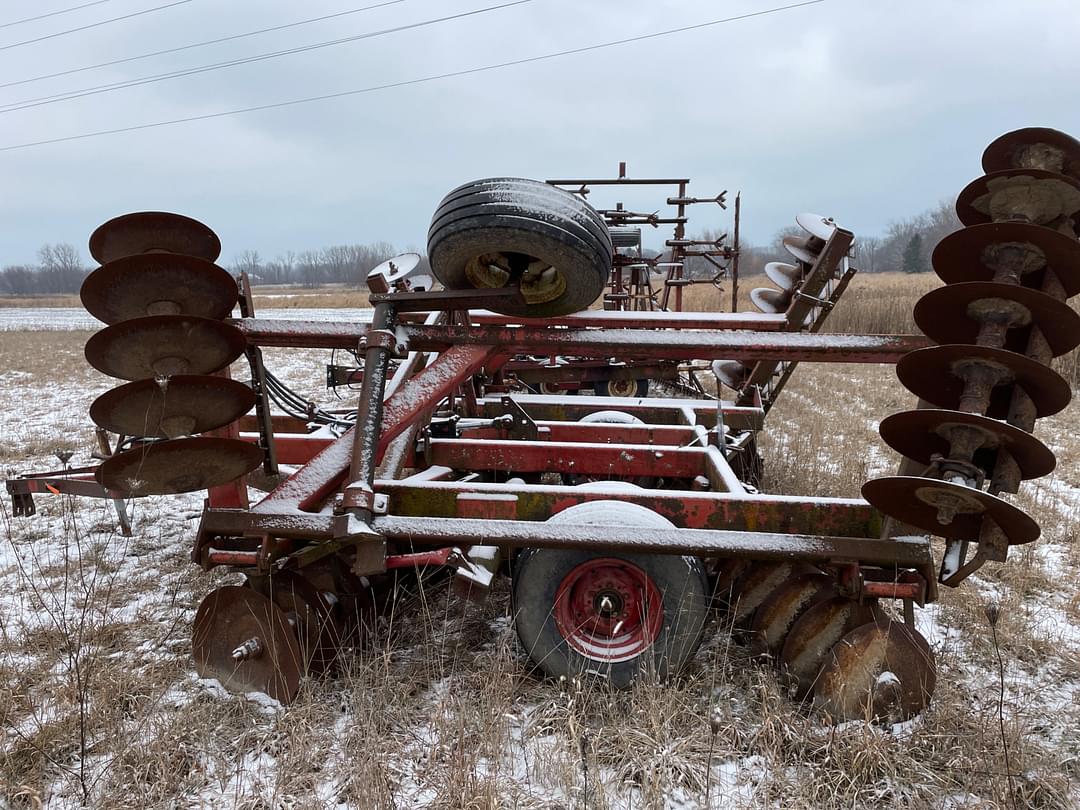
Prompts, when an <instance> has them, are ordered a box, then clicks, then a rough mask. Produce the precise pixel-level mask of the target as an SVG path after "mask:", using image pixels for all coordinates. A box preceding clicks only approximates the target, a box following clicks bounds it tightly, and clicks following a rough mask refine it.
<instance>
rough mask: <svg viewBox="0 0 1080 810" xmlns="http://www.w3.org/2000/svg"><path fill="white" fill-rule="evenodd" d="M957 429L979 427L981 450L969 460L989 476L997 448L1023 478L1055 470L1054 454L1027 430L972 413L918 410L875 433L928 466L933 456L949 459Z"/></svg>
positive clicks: (887, 422)
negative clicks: (1004, 451) (953, 431)
mask: <svg viewBox="0 0 1080 810" xmlns="http://www.w3.org/2000/svg"><path fill="white" fill-rule="evenodd" d="M958 427H974V428H978V429H979V430H980V431H981V432H982V433H983V434H985V443H984V445H983V447H982V448H981V449H979V450H977V451H976V452H975V456H974V458H973V459H972V461H973V462H974V463H975V466H977V467H979V468H980V469H982V470H983V471H984V472H986V473H987V477H989V475H990V473H991V472H992V471H993V469H994V466H995V465H996V464H997V455H998V450H999V449H1000V448H1004V449H1005V450H1006V451H1007V452H1008V453H1009V455H1011V456H1012V457H1013V460H1014V461H1016V464H1017V466H1018V467H1019V468H1020V474H1021V476H1022V477H1023V478H1025V479H1030V478H1041V477H1042V476H1044V475H1049V474H1050V473H1051V472H1053V471H1054V467H1055V465H1056V463H1057V461H1056V459H1055V458H1054V454H1053V453H1052V452H1050V449H1049V448H1048V447H1047V446H1046V445H1045V444H1043V443H1042V442H1041V441H1039V440H1038V439H1036V438H1035V437H1034V436H1032V435H1031V434H1030V433H1028V432H1027V431H1026V430H1021V429H1020V428H1018V427H1013V426H1012V425H1010V424H1008V423H1006V422H999V421H997V420H996V419H989V418H987V417H985V416H980V415H979V414H975V413H964V412H963V411H947V410H939V409H936V408H921V409H919V410H913V411H901V412H900V413H894V414H893V415H892V416H889V417H886V418H885V419H883V420H881V425H880V426H879V427H878V431H879V432H880V433H881V438H882V439H884V440H885V443H886V444H888V445H889V447H891V448H892V449H893V450H895V451H896V452H898V453H900V454H901V455H904V456H907V457H908V458H910V459H913V460H915V461H918V462H919V463H920V464H929V463H930V459H931V457H932V456H933V455H935V454H940V455H941V456H944V457H945V458H949V448H950V441H949V438H948V436H949V432H950V430H954V429H955V428H958Z"/></svg>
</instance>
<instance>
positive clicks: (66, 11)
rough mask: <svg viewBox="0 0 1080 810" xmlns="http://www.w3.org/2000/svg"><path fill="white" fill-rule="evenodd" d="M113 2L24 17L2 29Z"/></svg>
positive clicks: (97, 0) (101, 0) (96, 1)
mask: <svg viewBox="0 0 1080 810" xmlns="http://www.w3.org/2000/svg"><path fill="white" fill-rule="evenodd" d="M111 2H112V0H94V2H92V3H83V4H82V5H81V6H72V7H71V8H62V9H60V10H59V11H50V12H49V13H48V14H38V15H37V16H36V17H24V18H23V19H21V20H12V21H11V22H7V23H0V28H11V27H12V26H13V25H22V24H23V23H28V22H33V21H34V20H44V19H45V18H46V17H58V16H60V15H61V14H68V13H70V12H72V11H78V10H79V9H81V8H90V6H100V5H101V4H102V3H111Z"/></svg>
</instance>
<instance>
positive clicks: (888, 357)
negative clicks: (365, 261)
mask: <svg viewBox="0 0 1080 810" xmlns="http://www.w3.org/2000/svg"><path fill="white" fill-rule="evenodd" d="M398 334H399V337H400V338H402V339H403V341H404V342H405V343H406V344H407V345H408V346H410V347H411V348H416V349H427V350H444V349H447V348H449V347H451V346H463V345H488V346H500V347H502V348H503V349H504V350H507V351H515V352H518V351H524V352H532V353H537V354H573V355H578V356H582V357H589V356H599V357H608V356H611V355H613V354H618V355H620V356H627V355H630V356H633V357H639V358H657V359H671V360H680V359H684V358H687V357H694V358H697V359H701V360H713V359H717V358H721V357H723V358H730V359H734V360H777V361H779V360H789V361H802V362H820V363H895V362H896V361H897V360H898V359H899V358H900V357H902V356H903V355H904V354H906V353H908V352H910V351H912V350H913V349H917V348H923V347H925V346H928V345H930V344H929V341H928V340H927V339H926V338H924V337H922V336H917V335H810V334H802V333H777V334H768V335H764V334H762V335H758V334H753V333H749V334H744V333H740V332H728V331H717V332H708V331H704V330H701V331H688V332H675V331H655V332H653V331H649V332H642V331H640V330H627V329H603V330H582V329H558V330H556V329H542V328H537V327H528V326H526V327H520V328H514V327H481V326H454V325H448V326H442V327H424V326H403V327H400V329H399V330H398Z"/></svg>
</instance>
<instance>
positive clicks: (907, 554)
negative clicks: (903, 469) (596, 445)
mask: <svg viewBox="0 0 1080 810" xmlns="http://www.w3.org/2000/svg"><path fill="white" fill-rule="evenodd" d="M606 495H607V498H609V499H610V498H611V492H610V491H609V492H607V493H606ZM620 500H624V499H623V498H620ZM372 527H373V528H374V529H375V530H376V531H377V532H379V533H380V534H382V535H383V536H385V537H386V538H387V539H388V540H395V541H400V542H408V543H414V544H425V545H438V546H443V545H462V544H464V545H468V544H470V543H477V542H480V543H483V544H485V545H500V546H507V547H510V548H587V549H590V550H592V551H598V552H601V551H628V552H644V553H656V554H690V555H699V556H706V557H714V556H717V557H748V558H751V559H759V560H777V561H785V560H786V561H790V560H820V561H822V562H828V561H831V560H837V559H851V558H854V559H861V560H864V561H865V562H866V563H867V564H889V565H898V566H900V567H905V568H919V569H925V568H926V567H927V566H932V564H933V561H932V558H931V557H930V544H929V542H928V541H923V540H910V539H909V540H894V541H885V540H873V539H865V538H852V537H829V536H825V535H806V534H779V533H771V532H768V531H751V532H740V531H726V530H721V529H650V530H648V531H633V530H628V529H627V528H626V527H620V526H590V525H578V524H568V523H554V524H541V523H538V522H537V521H534V520H475V519H467V518H417V517H400V516H385V517H376V518H375V519H374V521H373V523H372Z"/></svg>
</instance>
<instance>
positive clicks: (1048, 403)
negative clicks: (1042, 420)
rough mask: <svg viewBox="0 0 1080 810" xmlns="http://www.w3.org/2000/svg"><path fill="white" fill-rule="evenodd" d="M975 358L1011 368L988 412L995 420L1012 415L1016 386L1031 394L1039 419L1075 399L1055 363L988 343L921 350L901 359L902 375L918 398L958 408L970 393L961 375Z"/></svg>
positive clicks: (899, 369)
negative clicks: (1044, 362)
mask: <svg viewBox="0 0 1080 810" xmlns="http://www.w3.org/2000/svg"><path fill="white" fill-rule="evenodd" d="M972 361H976V362H978V363H985V364H988V365H990V366H997V367H1003V368H1004V369H1006V371H1007V372H1008V375H1007V376H1006V378H1005V380H1004V382H1002V383H1001V384H1000V385H998V386H996V387H995V388H994V389H993V391H992V393H991V395H990V407H989V408H988V409H987V411H986V415H987V416H989V417H991V418H993V419H1004V418H1006V417H1007V416H1008V415H1009V403H1010V402H1011V400H1012V392H1013V385H1014V384H1015V385H1019V386H1020V387H1021V388H1022V389H1024V392H1025V393H1026V394H1027V395H1028V396H1029V397H1031V400H1032V402H1034V403H1035V409H1036V411H1038V415H1039V417H1044V416H1052V415H1053V414H1055V413H1058V412H1059V411H1061V410H1062V409H1064V408H1065V406H1066V405H1068V404H1069V400H1070V399H1071V398H1072V389H1071V388H1070V387H1069V383H1068V382H1067V381H1066V380H1065V379H1064V378H1063V377H1062V376H1061V375H1060V374H1058V373H1057V372H1056V371H1054V370H1053V369H1051V368H1050V367H1049V366H1044V365H1043V364H1042V363H1039V362H1038V361H1036V360H1032V359H1031V358H1030V357H1025V356H1024V355H1022V354H1017V353H1016V352H1010V351H1006V350H1005V349H991V348H989V347H987V346H971V345H966V344H955V343H954V344H949V345H947V346H931V347H930V348H928V349H916V350H915V351H913V352H908V353H907V354H905V355H904V356H903V357H901V358H900V362H899V363H897V364H896V376H897V377H899V378H900V382H901V383H903V385H904V387H905V388H907V389H908V390H909V391H911V393H913V394H915V395H916V396H919V397H922V398H923V399H925V400H927V401H928V402H932V403H933V404H934V405H937V406H938V407H939V408H946V409H950V410H955V409H956V408H957V407H958V406H959V404H960V397H961V395H962V394H963V393H964V379H963V377H961V376H960V374H961V373H962V369H963V368H964V367H965V365H967V364H969V363H971V362H972Z"/></svg>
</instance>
